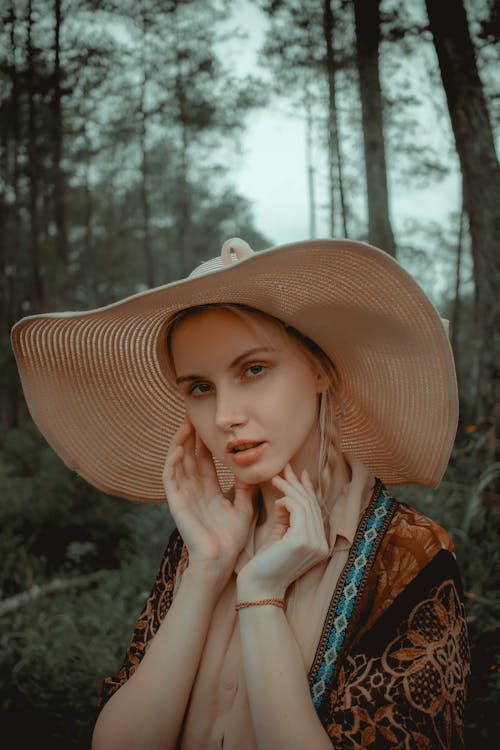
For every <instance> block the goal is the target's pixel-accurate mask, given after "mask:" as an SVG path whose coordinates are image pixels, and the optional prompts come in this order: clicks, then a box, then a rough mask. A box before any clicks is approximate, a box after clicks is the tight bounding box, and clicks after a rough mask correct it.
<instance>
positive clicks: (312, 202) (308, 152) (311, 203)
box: [304, 86, 316, 240]
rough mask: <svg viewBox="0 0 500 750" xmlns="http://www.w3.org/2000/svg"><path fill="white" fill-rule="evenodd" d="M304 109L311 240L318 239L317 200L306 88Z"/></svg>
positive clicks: (310, 122)
mask: <svg viewBox="0 0 500 750" xmlns="http://www.w3.org/2000/svg"><path fill="white" fill-rule="evenodd" d="M304 108H305V111H306V167H307V188H308V196H309V238H310V239H311V240H313V239H314V238H315V237H316V198H315V190H314V173H315V169H314V157H313V125H314V120H313V113H312V104H311V91H310V88H309V86H306V89H305V95H304Z"/></svg>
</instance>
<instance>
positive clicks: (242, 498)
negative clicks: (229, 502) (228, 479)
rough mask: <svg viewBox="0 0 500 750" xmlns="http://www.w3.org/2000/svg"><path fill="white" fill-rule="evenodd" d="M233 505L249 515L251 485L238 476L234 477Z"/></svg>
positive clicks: (251, 507)
mask: <svg viewBox="0 0 500 750" xmlns="http://www.w3.org/2000/svg"><path fill="white" fill-rule="evenodd" d="M234 507H235V508H238V510H241V511H243V512H244V513H246V514H247V515H248V516H249V517H250V516H251V513H252V509H253V505H252V485H250V484H246V483H245V482H243V481H242V480H241V479H238V477H235V478H234Z"/></svg>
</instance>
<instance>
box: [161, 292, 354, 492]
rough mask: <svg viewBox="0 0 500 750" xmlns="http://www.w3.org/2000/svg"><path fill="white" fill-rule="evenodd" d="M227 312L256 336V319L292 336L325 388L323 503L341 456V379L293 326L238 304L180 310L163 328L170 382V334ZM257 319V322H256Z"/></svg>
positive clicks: (321, 446) (324, 356)
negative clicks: (194, 319)
mask: <svg viewBox="0 0 500 750" xmlns="http://www.w3.org/2000/svg"><path fill="white" fill-rule="evenodd" d="M214 309H215V310H228V311H229V312H232V313H234V314H235V315H237V316H238V317H240V318H242V319H243V320H245V322H247V323H248V324H249V325H250V326H252V327H254V328H255V327H257V330H258V332H259V333H260V334H261V335H263V336H264V337H267V334H266V332H265V331H263V330H262V329H261V328H260V327H259V325H258V318H259V317H260V318H263V319H264V320H267V321H268V322H270V323H273V324H274V325H275V326H276V328H277V329H278V331H280V332H281V333H282V334H283V335H288V336H291V337H292V338H293V339H294V341H295V342H296V343H297V344H298V346H299V348H300V350H301V351H302V353H303V354H304V356H305V357H306V359H307V360H308V361H309V363H310V364H311V366H312V367H313V368H315V369H316V370H317V371H318V372H319V373H320V374H321V376H322V378H323V380H324V382H325V383H327V386H326V388H325V389H324V391H322V393H321V394H320V400H319V413H318V431H319V438H320V444H319V455H318V487H317V491H318V494H319V498H318V499H319V500H320V502H321V503H322V504H323V501H324V500H325V499H326V497H327V495H328V490H329V486H330V482H331V477H332V474H333V470H334V468H335V464H336V462H337V456H338V455H339V454H340V453H341V452H342V449H341V444H340V427H341V422H342V409H341V400H340V395H339V391H340V377H339V373H338V370H337V368H336V367H335V365H334V364H333V362H332V360H331V359H330V357H329V356H328V355H327V354H325V352H324V351H323V349H322V348H321V347H320V346H319V345H318V344H317V343H316V342H315V341H313V340H312V339H310V338H308V337H307V336H305V335H304V334H303V333H301V332H300V331H299V330H297V329H296V328H294V327H293V326H290V325H288V324H287V323H285V322H284V321H282V320H281V319H280V318H276V317H274V315H269V314H268V313H265V312H262V310H258V309H256V308H254V307H250V306H248V305H239V304H237V303H220V304H219V303H216V304H209V305H195V306H193V307H189V308H187V309H185V310H181V311H179V312H178V313H176V314H175V315H173V316H172V317H171V318H170V320H169V321H168V324H167V328H166V343H167V367H168V375H169V378H170V379H171V380H172V381H173V382H175V366H174V362H173V357H172V347H171V342H172V334H173V332H174V331H175V329H176V328H177V326H178V325H179V324H180V323H181V321H183V320H186V318H189V317H191V316H193V315H197V314H199V313H201V312H205V311H207V310H214ZM256 318H257V320H256Z"/></svg>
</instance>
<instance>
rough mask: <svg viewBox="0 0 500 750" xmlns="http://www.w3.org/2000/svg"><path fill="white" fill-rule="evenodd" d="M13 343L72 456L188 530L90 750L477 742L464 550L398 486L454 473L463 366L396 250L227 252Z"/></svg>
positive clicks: (38, 413) (101, 482) (107, 694)
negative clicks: (466, 724) (467, 716)
mask: <svg viewBox="0 0 500 750" xmlns="http://www.w3.org/2000/svg"><path fill="white" fill-rule="evenodd" d="M13 343H14V348H15V351H16V356H17V359H18V363H19V368H20V373H21V377H22V380H23V386H24V389H25V393H26V396H27V400H28V404H29V406H30V410H31V412H32V414H33V416H34V418H35V421H36V422H37V424H38V426H39V427H40V429H41V430H42V432H43V433H44V434H45V435H46V437H47V438H48V440H49V441H50V442H51V444H52V445H53V446H54V447H55V449H56V450H58V451H59V453H60V455H61V456H62V457H63V458H64V460H65V461H66V462H67V463H68V464H69V465H70V466H72V467H73V468H75V469H76V470H77V471H78V472H79V473H81V474H82V476H84V477H85V478H87V479H88V480H89V481H91V482H92V483H93V484H95V485H96V486H98V487H100V488H101V489H104V490H106V491H108V492H111V493H112V494H116V495H121V496H123V497H127V498H130V499H149V500H156V499H161V498H162V497H165V496H166V498H167V500H168V502H169V505H170V509H171V512H172V516H173V518H174V520H175V522H176V526H177V528H176V530H175V531H174V533H173V534H172V536H171V539H170V541H169V545H168V547H167V550H166V552H165V555H164V558H163V561H162V565H161V568H160V571H159V574H158V576H157V579H156V583H155V586H154V588H153V591H152V594H151V596H150V598H149V599H148V601H147V603H146V606H145V608H144V610H143V613H142V615H141V616H140V618H139V621H138V624H137V627H136V630H135V632H134V636H133V639H132V643H131V645H130V647H129V649H128V652H127V655H126V659H125V662H124V665H123V667H122V669H121V670H120V672H119V674H118V676H117V677H116V678H109V679H107V680H105V682H104V685H103V689H102V692H101V696H100V699H99V707H100V708H101V709H102V710H101V713H100V715H99V718H98V720H97V723H96V727H95V731H94V737H93V747H94V750H108V749H109V748H115V747H116V748H120V750H121V749H122V748H134V749H136V748H145V749H147V750H154V749H155V748H162V750H163V749H164V748H175V747H180V748H183V749H184V748H187V749H191V748H197V749H199V748H220V747H224V748H226V750H227V748H238V750H240V749H241V748H249V749H250V748H259V749H265V750H267V749H269V750H274V749H275V748H285V747H286V748H287V750H289V749H290V748H295V747H297V748H303V747H310V748H318V749H319V748H323V747H324V748H327V747H332V746H333V747H335V748H366V747H373V748H379V747H401V748H403V747H404V748H410V747H418V748H436V747H443V748H456V747H460V746H461V745H462V744H463V740H462V715H463V702H464V695H465V683H466V678H467V674H468V670H469V667H468V646H467V634H466V626H465V617H464V610H463V602H462V600H461V594H460V582H459V577H458V573H457V569H456V563H455V559H454V555H453V549H452V544H451V541H450V539H449V537H448V535H447V534H446V532H444V531H443V530H442V529H441V528H440V527H439V526H437V525H436V524H435V523H433V522H432V521H430V520H429V519H427V518H424V517H423V516H421V515H419V514H418V513H416V512H415V511H414V510H413V509H411V508H410V507H408V506H405V505H402V504H399V503H397V502H396V501H395V500H394V499H393V498H392V497H391V496H390V495H389V494H388V492H387V490H386V489H385V487H384V485H383V484H382V481H384V482H386V483H388V484H402V483H409V482H419V483H421V484H425V485H429V486H435V485H436V484H437V483H438V482H439V480H440V478H441V476H442V473H443V472H444V470H445V468H446V463H447V461H448V458H449V454H450V451H451V447H452V443H453V438H454V434H455V429H456V419H457V395H456V382H455V375H454V367H453V360H452V357H451V352H450V347H449V344H448V341H447V337H446V332H445V329H444V326H443V323H442V321H441V320H440V319H439V317H438V315H437V313H436V312H435V310H434V308H433V307H432V305H431V304H430V302H429V301H428V300H427V298H426V297H425V295H424V294H423V292H422V291H421V290H420V289H419V287H418V286H417V285H416V284H415V282H413V280H412V279H411V277H409V276H408V274H406V272H405V271H403V269H401V268H400V267H399V265H398V264H397V263H396V262H395V261H394V260H393V259H392V258H390V257H389V256H387V255H386V254H385V253H382V252H381V251H379V250H376V249H375V248H371V247H369V246H367V245H363V244H361V243H354V242H348V241H333V240H323V241H314V242H309V243H296V244H293V245H288V246H283V247H278V248H274V249H271V250H268V251H265V252H262V253H258V254H255V255H254V254H253V253H252V252H251V250H250V248H249V247H248V245H246V243H244V242H243V241H242V240H239V239H234V240H230V241H228V242H227V243H225V245H224V246H223V250H222V256H221V259H219V260H214V261H209V262H208V263H206V264H203V265H202V266H201V267H200V268H198V269H196V271H195V272H194V273H193V274H192V275H191V277H189V279H188V280H183V281H180V282H176V283H174V284H170V285H167V286H166V287H160V288H158V289H155V290H150V291H149V292H146V293H143V294H140V295H136V296H135V297H132V298H128V299H127V300H123V301H122V302H120V303H117V304H115V305H112V306H110V307H108V308H102V309H101V310H96V311H91V312H90V313H83V314H81V313H76V314H75V313H72V314H66V315H64V314H63V315H61V314H60V315H54V316H36V317H34V318H28V319H25V320H24V321H20V323H19V324H18V325H17V326H16V327H15V329H14V331H13ZM49 399H50V400H49ZM48 405H49V406H50V409H47V406H48ZM165 454H166V461H165V458H164V456H165ZM376 477H377V478H376ZM381 480H382V481H381Z"/></svg>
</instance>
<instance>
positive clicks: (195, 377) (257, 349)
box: [175, 346, 276, 385]
mask: <svg viewBox="0 0 500 750" xmlns="http://www.w3.org/2000/svg"><path fill="white" fill-rule="evenodd" d="M273 351H276V350H275V349H274V348H272V347H269V346H256V347H254V348H253V349H247V350H246V351H244V352H242V354H238V356H237V357H236V358H235V359H233V361H232V362H231V364H230V365H229V368H228V369H232V368H233V367H236V366H237V365H239V364H240V362H242V361H243V360H244V359H246V358H247V357H250V356H251V355H253V354H257V353H258V352H273ZM202 377H203V376H202V375H181V376H180V377H178V378H176V379H175V382H176V383H177V385H179V384H180V383H185V382H186V381H187V380H199V379H200V378H202Z"/></svg>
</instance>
